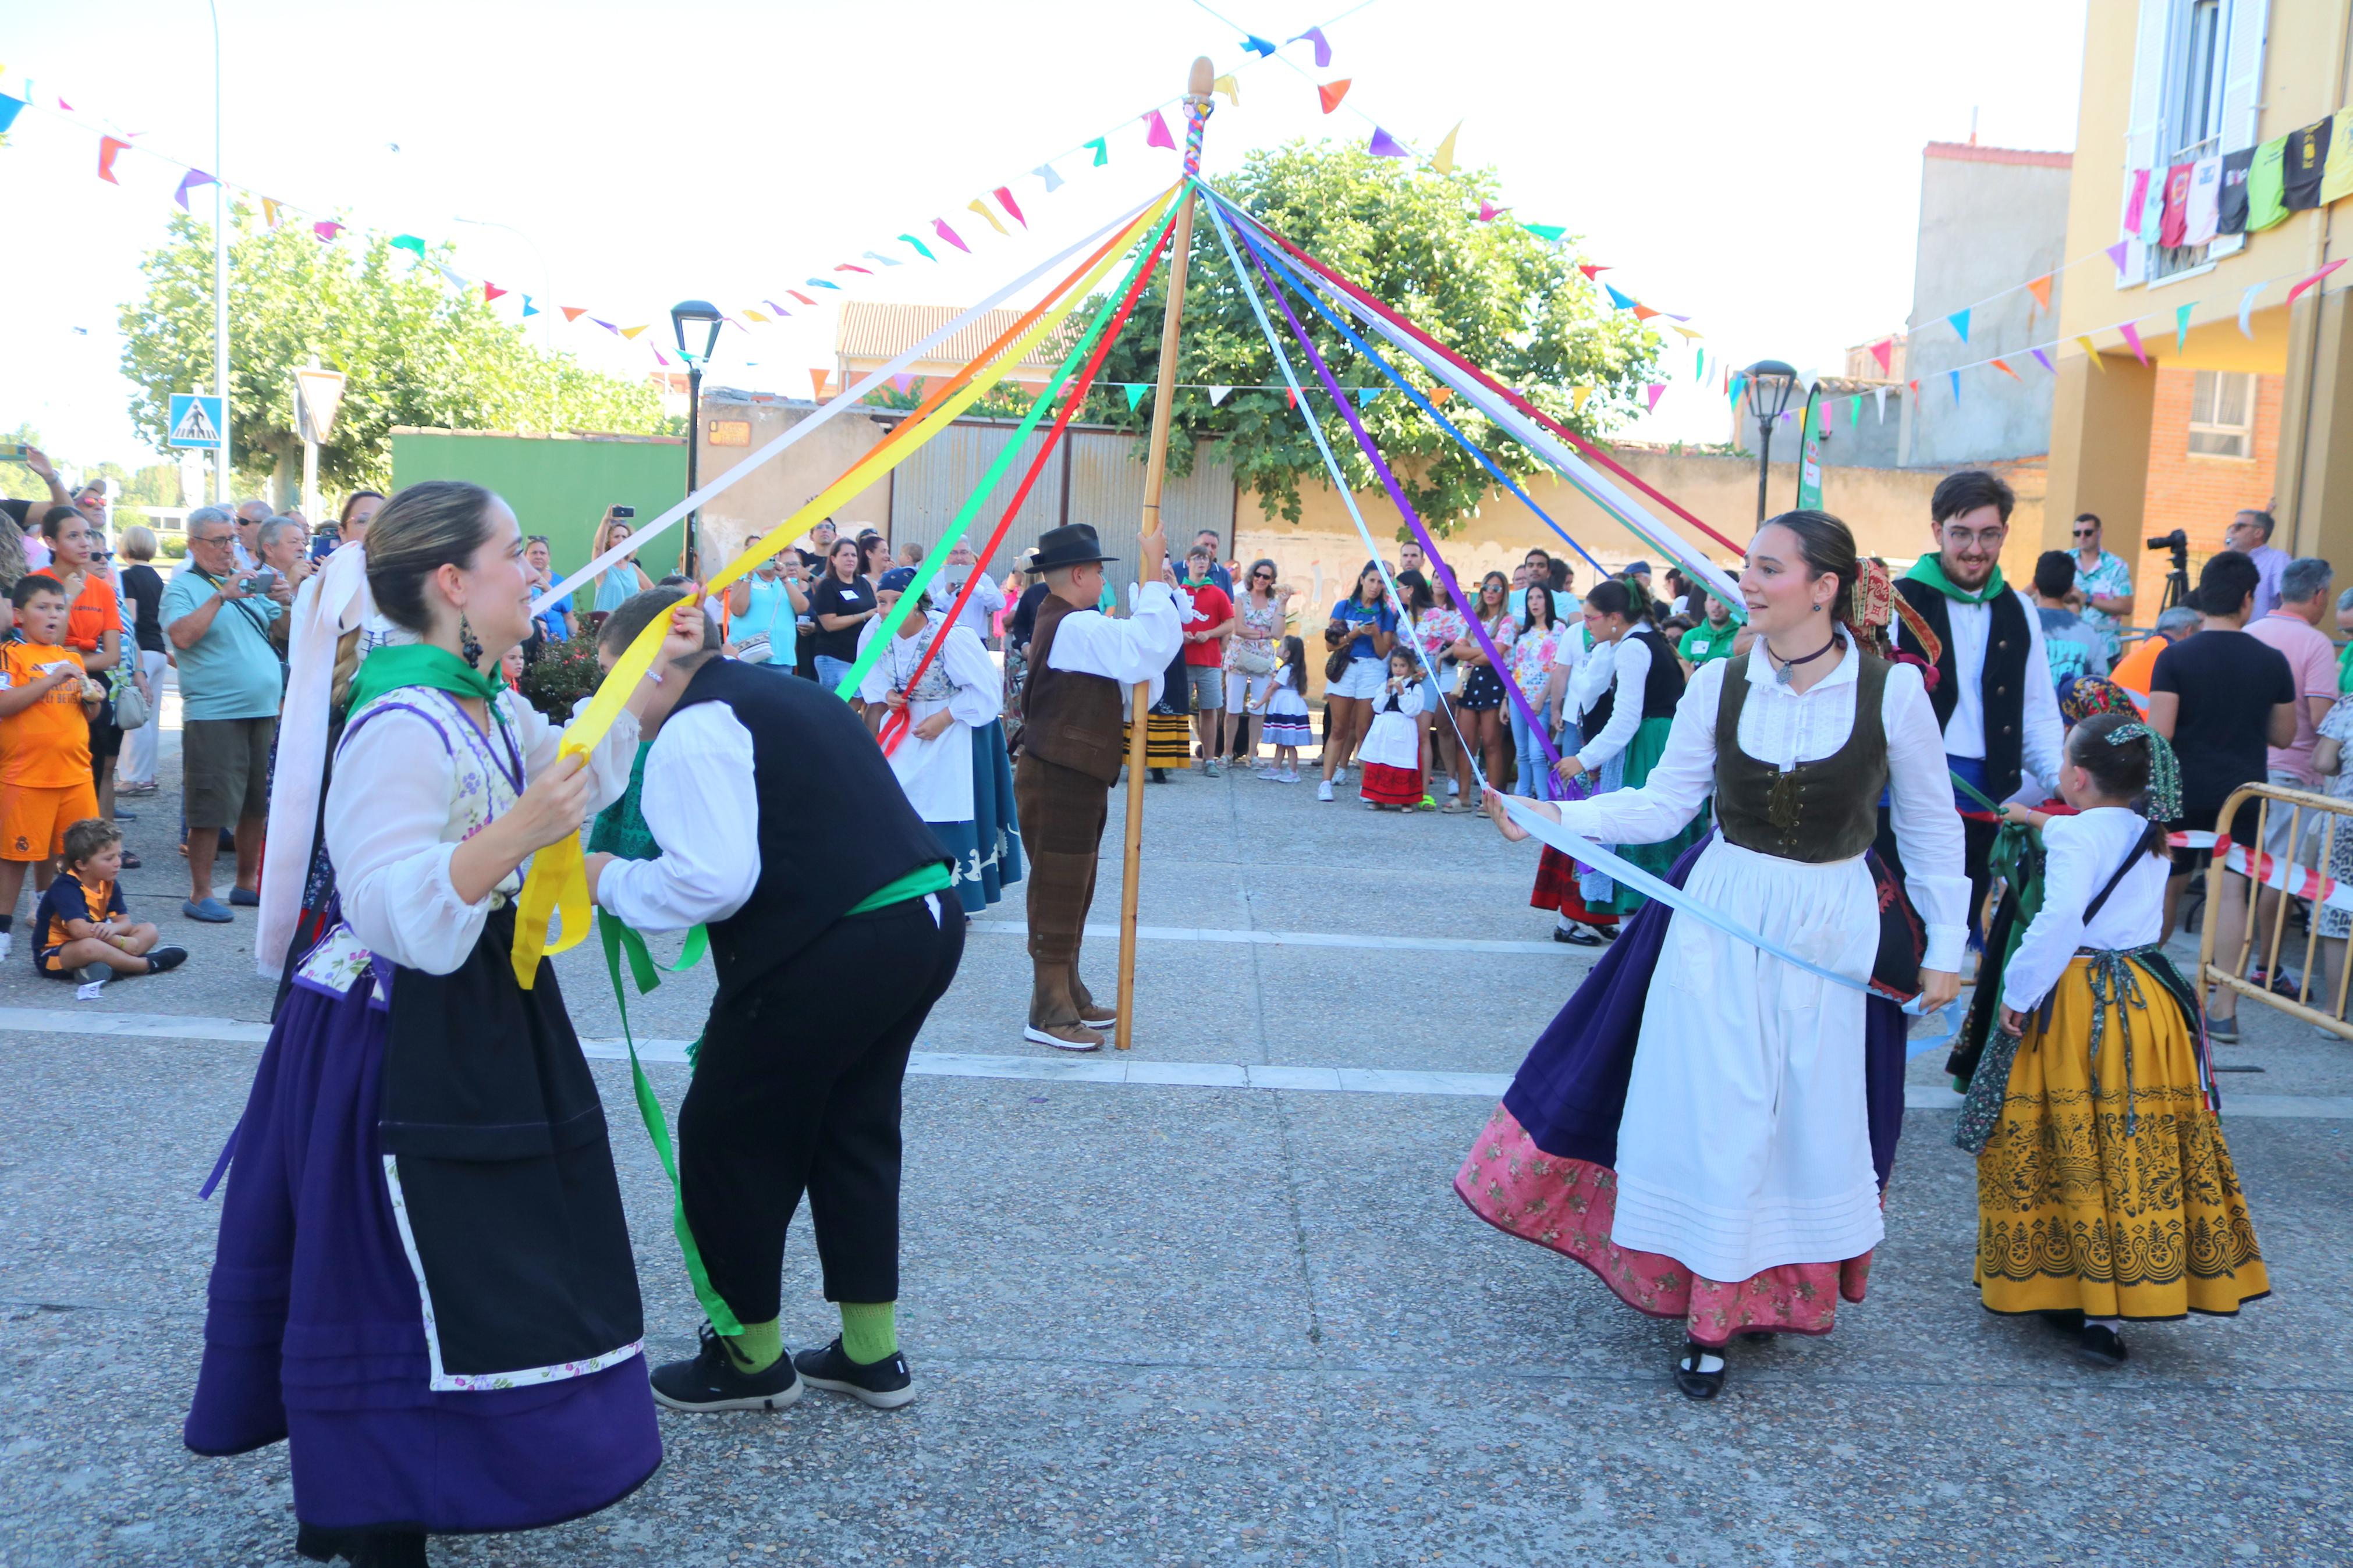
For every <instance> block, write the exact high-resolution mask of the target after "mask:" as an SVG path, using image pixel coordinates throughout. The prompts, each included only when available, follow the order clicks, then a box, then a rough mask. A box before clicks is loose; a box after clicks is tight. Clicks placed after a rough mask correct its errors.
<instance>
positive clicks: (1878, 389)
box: [1871, 386, 1887, 425]
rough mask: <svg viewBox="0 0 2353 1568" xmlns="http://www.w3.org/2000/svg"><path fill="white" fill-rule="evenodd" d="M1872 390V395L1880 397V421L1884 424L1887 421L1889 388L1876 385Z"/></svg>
mask: <svg viewBox="0 0 2353 1568" xmlns="http://www.w3.org/2000/svg"><path fill="white" fill-rule="evenodd" d="M1871 390H1872V395H1873V396H1875V397H1877V398H1878V399H1879V422H1880V423H1881V424H1882V425H1884V424H1886V423H1887V388H1885V387H1883V386H1874V387H1873V388H1872V389H1871Z"/></svg>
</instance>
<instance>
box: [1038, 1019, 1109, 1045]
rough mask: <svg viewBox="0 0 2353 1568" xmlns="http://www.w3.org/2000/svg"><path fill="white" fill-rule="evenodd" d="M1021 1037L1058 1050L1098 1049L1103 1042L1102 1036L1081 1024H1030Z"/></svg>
mask: <svg viewBox="0 0 2353 1568" xmlns="http://www.w3.org/2000/svg"><path fill="white" fill-rule="evenodd" d="M1021 1037H1022V1038H1023V1039H1025V1040H1033V1041H1035V1042H1036V1043H1038V1044H1039V1045H1041V1046H1051V1047H1054V1048H1055V1049H1056V1050H1058V1051H1099V1050H1101V1049H1103V1037H1102V1036H1101V1035H1098V1034H1096V1033H1095V1032H1094V1031H1093V1030H1092V1029H1090V1028H1088V1027H1087V1026H1085V1025H1083V1024H1042V1025H1041V1024H1031V1025H1029V1026H1027V1027H1025V1028H1024V1029H1023V1030H1022V1031H1021Z"/></svg>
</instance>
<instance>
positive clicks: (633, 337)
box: [621, 321, 653, 342]
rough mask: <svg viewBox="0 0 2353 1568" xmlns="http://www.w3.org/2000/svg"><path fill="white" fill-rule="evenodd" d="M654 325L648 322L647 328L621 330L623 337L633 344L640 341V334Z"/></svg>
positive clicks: (625, 328)
mask: <svg viewBox="0 0 2353 1568" xmlns="http://www.w3.org/2000/svg"><path fill="white" fill-rule="evenodd" d="M652 325H653V323H652V322H651V321H648V322H647V323H645V326H638V327H623V328H622V329H621V335H622V336H623V337H625V338H627V339H628V340H629V341H630V342H637V341H638V333H639V332H642V331H645V330H646V327H650V326H652Z"/></svg>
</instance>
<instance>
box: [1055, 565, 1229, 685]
mask: <svg viewBox="0 0 2353 1568" xmlns="http://www.w3.org/2000/svg"><path fill="white" fill-rule="evenodd" d="M1128 603H1129V606H1130V613H1129V615H1128V616H1127V618H1126V619H1125V620H1122V621H1115V620H1113V619H1112V618H1111V617H1110V616H1106V615H1104V614H1103V612H1102V611H1100V610H1073V611H1071V613H1070V614H1069V615H1067V616H1063V617H1062V619H1061V622H1060V625H1058V626H1056V627H1055V628H1054V651H1053V656H1052V657H1051V658H1049V659H1048V660H1047V661H1046V662H1047V663H1048V664H1049V665H1050V666H1051V667H1053V668H1056V669H1066V670H1069V671H1071V673H1072V674H1074V675H1101V676H1105V677H1108V678H1109V679H1113V680H1116V681H1118V682H1119V683H1120V684H1121V685H1122V686H1138V685H1141V686H1146V687H1149V688H1150V689H1151V690H1150V692H1149V693H1148V695H1147V697H1146V699H1145V700H1147V701H1151V702H1157V701H1159V700H1160V684H1161V679H1162V677H1164V676H1165V675H1166V673H1167V670H1168V661H1169V660H1170V659H1173V658H1176V650H1177V649H1178V648H1180V647H1184V646H1185V628H1184V625H1183V622H1182V619H1181V618H1180V617H1182V616H1191V615H1192V613H1193V609H1192V605H1191V603H1190V602H1189V601H1188V602H1187V604H1186V605H1184V607H1183V609H1182V610H1181V611H1180V610H1179V608H1178V606H1177V603H1176V589H1174V588H1171V587H1170V586H1169V585H1168V584H1166V583H1146V584H1144V585H1143V586H1141V587H1134V586H1131V587H1130V588H1129V590H1128Z"/></svg>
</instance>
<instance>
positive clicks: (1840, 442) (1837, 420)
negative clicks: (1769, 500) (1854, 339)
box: [1733, 375, 1911, 484]
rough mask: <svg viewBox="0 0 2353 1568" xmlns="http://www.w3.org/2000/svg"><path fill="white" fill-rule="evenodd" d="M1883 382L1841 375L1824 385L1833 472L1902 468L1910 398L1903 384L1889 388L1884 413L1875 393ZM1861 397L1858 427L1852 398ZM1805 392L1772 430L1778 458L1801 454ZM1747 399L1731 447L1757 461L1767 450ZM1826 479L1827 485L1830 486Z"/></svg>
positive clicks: (1825, 436)
mask: <svg viewBox="0 0 2353 1568" xmlns="http://www.w3.org/2000/svg"><path fill="white" fill-rule="evenodd" d="M1821 385H1822V401H1823V403H1824V405H1827V406H1828V408H1829V410H1830V415H1829V418H1828V420H1827V421H1826V422H1825V423H1824V425H1823V427H1822V464H1823V466H1824V467H1825V468H1901V467H1902V466H1903V465H1902V464H1901V463H1900V462H1899V461H1898V460H1897V459H1898V458H1899V457H1900V455H1901V453H1902V449H1903V432H1904V405H1905V402H1906V401H1908V400H1909V399H1910V397H1911V394H1910V393H1909V392H1908V391H1906V390H1905V387H1904V386H1903V385H1902V384H1900V383H1899V384H1895V385H1893V386H1888V388H1887V399H1886V411H1885V412H1884V413H1882V412H1881V407H1880V399H1879V397H1878V395H1877V393H1876V390H1875V389H1876V388H1877V387H1879V386H1882V385H1885V383H1883V382H1870V381H1849V380H1844V379H1842V378H1841V377H1838V376H1828V375H1826V376H1824V377H1822V380H1821ZM1857 393H1861V394H1862V422H1861V423H1859V424H1858V423H1856V422H1855V421H1853V420H1852V419H1851V418H1849V416H1848V413H1849V410H1851V409H1852V407H1853V406H1854V405H1853V403H1852V397H1853V395H1855V394H1857ZM1805 397H1806V394H1805V389H1804V388H1803V387H1799V388H1798V389H1797V390H1796V391H1794V392H1792V393H1791V394H1790V395H1789V408H1788V418H1786V419H1781V420H1778V421H1776V422H1775V424H1774V426H1773V452H1774V456H1775V457H1776V458H1789V459H1791V460H1793V461H1794V460H1795V458H1796V457H1797V452H1798V447H1799V440H1798V420H1799V416H1801V414H1802V413H1803V411H1804V409H1805ZM1747 404H1748V400H1747V398H1746V395H1743V396H1742V398H1741V406H1740V407H1739V409H1738V410H1737V411H1736V412H1735V413H1734V414H1733V443H1734V445H1736V446H1737V447H1740V449H1741V450H1743V451H1745V452H1746V453H1748V454H1749V455H1750V458H1751V460H1752V461H1753V460H1754V458H1755V456H1756V454H1757V453H1758V452H1761V451H1763V450H1764V446H1763V441H1764V437H1762V436H1761V435H1760V434H1759V433H1758V431H1757V420H1756V417H1755V416H1753V415H1751V414H1750V413H1749V412H1748V406H1747ZM1827 482H1828V481H1827V480H1825V484H1827Z"/></svg>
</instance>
